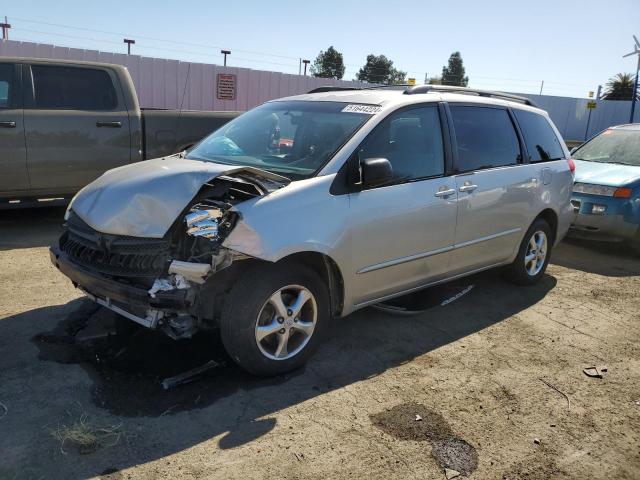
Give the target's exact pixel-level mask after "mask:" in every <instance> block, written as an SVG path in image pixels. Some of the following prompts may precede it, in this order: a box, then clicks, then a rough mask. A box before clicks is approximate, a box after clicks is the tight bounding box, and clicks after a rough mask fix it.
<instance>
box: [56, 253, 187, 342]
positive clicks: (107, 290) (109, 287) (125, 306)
mask: <svg viewBox="0 0 640 480" xmlns="http://www.w3.org/2000/svg"><path fill="white" fill-rule="evenodd" d="M49 254H50V257H51V262H52V263H53V264H54V265H55V266H56V268H58V270H60V271H61V272H62V273H63V274H64V275H66V276H67V277H69V279H70V280H71V281H72V282H73V284H74V285H75V286H76V287H78V288H80V289H81V290H82V291H83V292H84V293H85V294H86V295H87V296H88V297H89V298H91V299H92V300H93V301H95V302H96V303H99V304H100V305H103V306H105V307H107V308H109V309H110V310H113V311H114V312H116V313H118V314H120V315H122V316H124V317H126V318H128V319H130V320H133V321H134V322H137V323H139V324H140V325H143V326H145V327H147V328H152V329H155V328H157V327H158V323H159V322H160V320H161V319H162V318H164V316H165V314H166V313H168V312H184V311H186V310H187V309H188V308H189V306H190V301H189V298H191V296H190V294H191V292H190V291H189V289H181V290H170V291H159V292H156V293H155V298H153V297H151V296H150V295H149V292H148V290H146V289H144V288H140V287H135V286H132V285H126V284H124V283H122V282H118V281H116V280H112V279H110V278H107V277H104V276H102V275H100V274H98V273H95V272H92V271H90V270H88V269H86V268H84V267H82V266H81V265H78V264H77V263H75V262H73V261H72V260H71V259H70V258H69V256H68V255H67V254H65V253H64V252H62V251H61V250H60V249H59V248H57V247H55V246H52V247H50V249H49Z"/></svg>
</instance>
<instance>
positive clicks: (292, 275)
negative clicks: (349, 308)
mask: <svg viewBox="0 0 640 480" xmlns="http://www.w3.org/2000/svg"><path fill="white" fill-rule="evenodd" d="M329 317H330V309H329V293H328V290H327V287H326V285H325V283H324V282H323V280H322V279H321V278H320V277H319V276H318V275H317V274H316V273H315V272H313V270H311V269H309V268H307V267H306V266H305V265H301V264H298V263H285V264H281V265H271V264H268V265H261V266H260V267H258V268H256V269H255V270H252V271H250V272H246V273H245V275H244V276H243V278H241V279H240V280H239V281H238V282H237V283H236V285H235V286H234V287H233V288H232V290H231V292H230V294H229V296H228V298H227V301H226V302H225V307H224V309H223V312H222V316H221V319H220V327H221V328H220V332H221V336H222V342H223V344H224V346H225V348H226V350H227V352H228V353H229V355H230V356H231V358H233V360H234V361H235V362H236V363H237V364H238V365H240V366H241V367H242V368H244V369H245V370H247V371H248V372H250V373H253V374H254V375H261V376H270V375H278V374H282V373H286V372H288V371H291V370H293V369H295V368H298V367H300V366H301V365H303V364H304V363H306V361H307V360H308V359H309V358H310V357H311V356H312V355H313V353H314V352H315V350H316V349H317V347H318V344H319V341H320V338H321V336H322V332H323V331H324V329H325V328H326V327H327V325H328V323H329Z"/></svg>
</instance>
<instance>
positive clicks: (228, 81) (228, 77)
mask: <svg viewBox="0 0 640 480" xmlns="http://www.w3.org/2000/svg"><path fill="white" fill-rule="evenodd" d="M217 92H218V95H217V97H218V100H235V99H236V76H235V75H232V74H230V73H219V74H218V87H217Z"/></svg>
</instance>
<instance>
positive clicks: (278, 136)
mask: <svg viewBox="0 0 640 480" xmlns="http://www.w3.org/2000/svg"><path fill="white" fill-rule="evenodd" d="M347 106H348V104H346V103H341V102H310V101H283V102H269V103H265V104H264V105H261V106H259V107H257V108H254V109H253V110H249V111H248V112H246V113H245V114H243V115H241V116H239V117H237V118H236V119H234V120H232V121H231V122H229V123H227V124H225V125H224V126H222V127H221V128H219V129H218V130H216V131H215V132H214V133H212V134H211V135H209V136H208V137H207V138H205V139H204V140H203V141H202V142H200V143H199V144H198V145H197V146H196V147H195V148H193V149H192V150H191V151H189V153H188V154H187V158H188V159H194V160H204V161H210V162H216V163H223V164H227V165H246V166H251V167H258V168H261V169H263V170H267V171H271V172H273V173H277V174H280V175H284V176H286V177H289V178H291V179H292V180H297V179H302V178H307V177H311V176H313V175H314V174H315V173H316V172H317V171H318V170H319V169H320V168H322V167H323V166H324V165H325V163H327V162H328V161H329V160H330V159H331V157H332V156H333V155H334V154H335V153H336V152H337V151H338V149H339V148H340V147H341V146H342V145H344V144H345V143H346V142H347V140H349V138H351V136H352V135H353V134H354V133H355V132H356V131H357V130H358V129H359V128H360V127H362V125H364V123H365V122H366V121H367V120H368V119H369V118H371V115H370V114H368V113H359V112H356V111H354V110H357V109H350V108H347Z"/></svg>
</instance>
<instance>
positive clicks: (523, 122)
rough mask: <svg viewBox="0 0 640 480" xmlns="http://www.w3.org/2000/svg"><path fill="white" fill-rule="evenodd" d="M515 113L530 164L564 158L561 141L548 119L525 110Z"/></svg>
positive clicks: (515, 111)
mask: <svg viewBox="0 0 640 480" xmlns="http://www.w3.org/2000/svg"><path fill="white" fill-rule="evenodd" d="M513 113H514V114H515V116H516V120H517V121H518V124H519V125H520V129H521V130H522V136H523V137H524V143H525V145H526V146H527V151H528V152H529V161H530V162H546V161H549V160H559V159H561V158H564V152H563V150H562V147H561V146H560V141H559V140H558V137H557V136H556V134H555V132H554V131H553V129H552V128H551V125H549V122H548V121H547V119H546V118H544V117H543V116H542V115H539V114H537V113H533V112H527V111H525V110H514V111H513Z"/></svg>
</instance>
